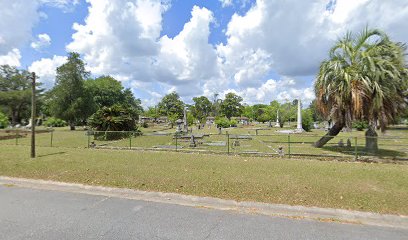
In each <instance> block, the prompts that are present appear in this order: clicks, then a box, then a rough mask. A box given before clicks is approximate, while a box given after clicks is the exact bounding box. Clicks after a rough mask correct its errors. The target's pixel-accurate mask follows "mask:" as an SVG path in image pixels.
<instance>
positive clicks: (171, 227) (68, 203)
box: [0, 186, 408, 240]
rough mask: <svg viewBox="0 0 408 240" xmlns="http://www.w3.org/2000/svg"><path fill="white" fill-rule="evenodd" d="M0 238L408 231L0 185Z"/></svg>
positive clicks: (397, 235) (386, 235) (392, 234)
mask: <svg viewBox="0 0 408 240" xmlns="http://www.w3.org/2000/svg"><path fill="white" fill-rule="evenodd" d="M0 239H44V240H46V239H53V240H54V239H234V240H236V239H325V240H327V239H347V240H354V239H393V240H397V239H404V240H407V239H408V230H406V229H405V230H404V229H396V228H385V227H374V226H363V225H356V224H342V223H333V222H318V221H313V220H297V219H288V218H278V217H269V216H262V215H248V214H239V213H235V212H230V211H221V210H212V209H204V208H193V207H184V206H179V205H172V204H163V203H154V202H145V201H136V200H128V199H121V198H109V197H104V196H94V195H87V194H79V193H68V192H58V191H47V190H35V189H27V188H19V187H14V186H0Z"/></svg>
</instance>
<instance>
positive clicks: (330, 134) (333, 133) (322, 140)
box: [314, 122, 344, 148]
mask: <svg viewBox="0 0 408 240" xmlns="http://www.w3.org/2000/svg"><path fill="white" fill-rule="evenodd" d="M343 127H344V124H340V123H337V122H336V123H335V124H334V125H333V127H332V128H330V130H329V132H328V133H327V134H326V135H324V136H323V137H322V138H320V139H319V140H318V141H317V142H315V143H314V146H315V147H317V148H321V147H323V146H324V145H325V144H326V143H327V142H329V141H330V140H332V139H333V138H334V137H335V136H337V134H339V132H340V131H341V129H343Z"/></svg>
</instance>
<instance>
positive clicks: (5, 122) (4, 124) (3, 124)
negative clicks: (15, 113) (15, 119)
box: [0, 112, 9, 129]
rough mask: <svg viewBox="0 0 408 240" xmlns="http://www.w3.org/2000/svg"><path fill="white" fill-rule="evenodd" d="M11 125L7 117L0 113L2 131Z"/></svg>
mask: <svg viewBox="0 0 408 240" xmlns="http://www.w3.org/2000/svg"><path fill="white" fill-rule="evenodd" d="M8 125H9V120H8V118H7V116H6V115H5V114H4V113H2V112H0V129H2V128H6V127H7V126H8Z"/></svg>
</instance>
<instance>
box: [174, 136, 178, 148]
mask: <svg viewBox="0 0 408 240" xmlns="http://www.w3.org/2000/svg"><path fill="white" fill-rule="evenodd" d="M174 137H175V138H176V152H177V151H178V146H177V132H176V133H175V134H174Z"/></svg>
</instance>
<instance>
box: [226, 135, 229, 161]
mask: <svg viewBox="0 0 408 240" xmlns="http://www.w3.org/2000/svg"><path fill="white" fill-rule="evenodd" d="M226 133H227V153H228V155H229V154H230V144H229V142H230V141H229V140H230V139H229V133H228V131H227V132H226Z"/></svg>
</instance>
